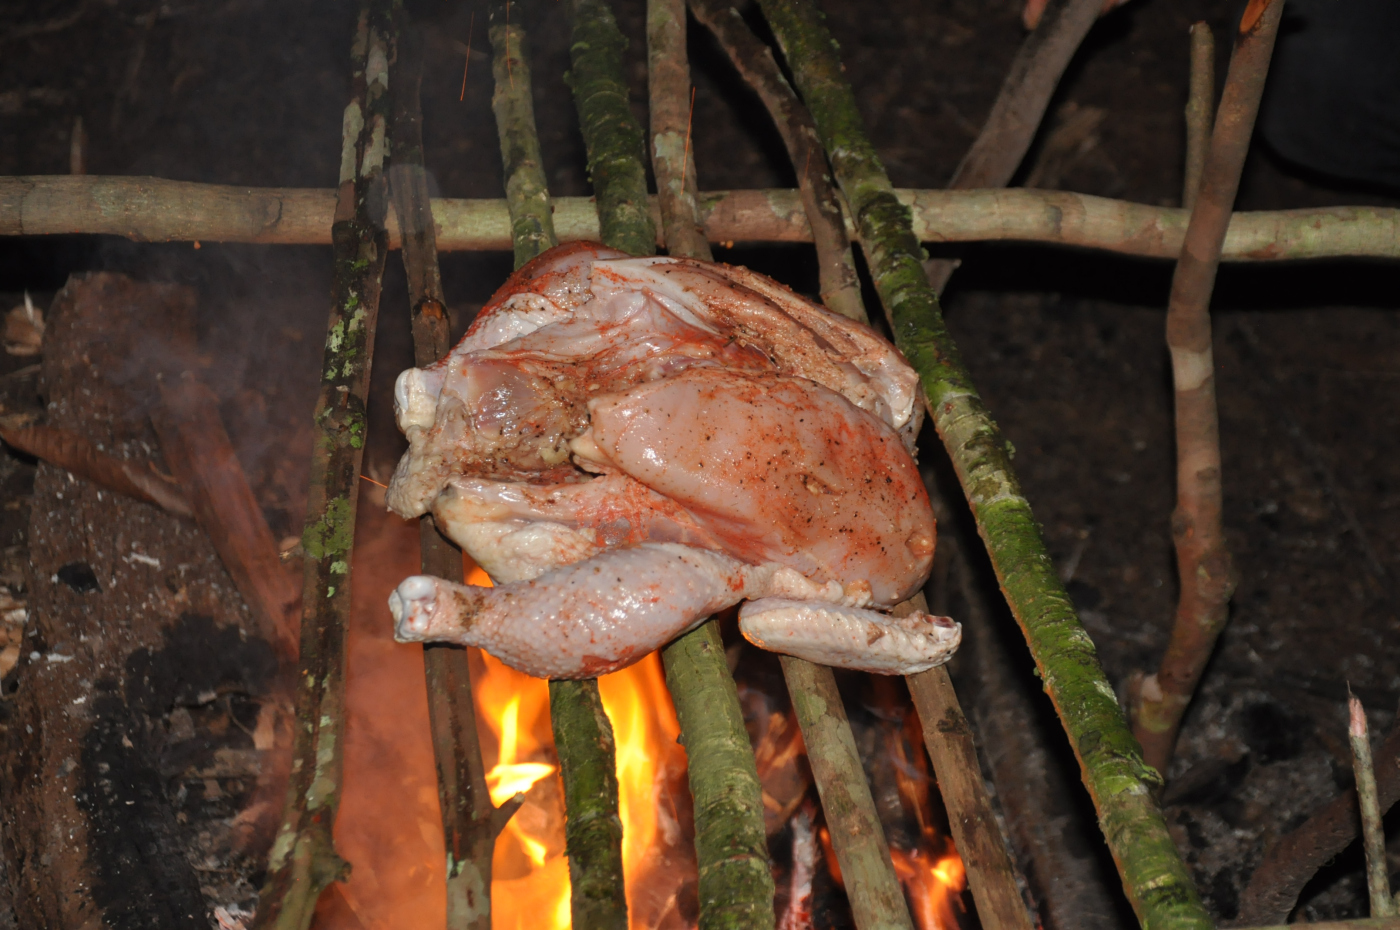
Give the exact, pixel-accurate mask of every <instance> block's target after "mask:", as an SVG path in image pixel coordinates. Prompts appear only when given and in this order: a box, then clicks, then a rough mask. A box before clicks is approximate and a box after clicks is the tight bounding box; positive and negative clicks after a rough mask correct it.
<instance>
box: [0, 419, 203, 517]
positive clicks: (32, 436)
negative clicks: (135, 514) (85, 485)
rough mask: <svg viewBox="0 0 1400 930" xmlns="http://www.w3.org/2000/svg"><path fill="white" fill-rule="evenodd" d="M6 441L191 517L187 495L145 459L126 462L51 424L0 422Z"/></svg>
mask: <svg viewBox="0 0 1400 930" xmlns="http://www.w3.org/2000/svg"><path fill="white" fill-rule="evenodd" d="M0 439H3V440H4V441H5V444H6V445H9V446H13V447H14V448H16V449H18V450H19V451H21V452H26V453H28V454H29V455H32V456H34V457H35V458H38V459H43V460H44V461H45V462H48V463H49V464H50V465H56V466H58V467H59V468H62V469H64V470H66V471H70V472H72V473H73V474H75V475H77V476H78V477H79V478H82V479H83V480H84V481H91V482H92V483H93V484H96V485H98V486H99V487H103V488H106V489H108V490H109V491H115V492H116V493H118V494H125V495H126V496H127V497H134V498H136V499H137V500H142V501H146V502H147V503H149V504H154V505H156V506H157V507H159V508H160V509H161V510H164V511H166V512H167V513H173V514H175V515H176V516H177V517H193V516H194V508H193V506H192V505H191V504H190V499H189V495H188V494H186V493H185V491H184V489H183V488H181V487H180V485H179V484H178V483H176V482H175V481H174V480H172V479H170V478H167V477H166V476H165V475H162V474H161V473H159V472H158V471H156V470H155V468H154V467H153V466H152V465H151V464H150V463H149V462H130V461H126V460H125V459H119V458H117V457H116V456H115V455H110V454H109V453H106V452H103V451H101V450H100V449H98V448H97V446H95V445H93V444H92V443H91V442H89V441H88V439H87V437H85V436H80V435H78V434H77V433H75V432H72V431H71V430H66V429H60V428H58V427H54V426H8V425H5V424H3V423H0Z"/></svg>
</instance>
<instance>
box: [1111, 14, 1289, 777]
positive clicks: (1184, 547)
mask: <svg viewBox="0 0 1400 930" xmlns="http://www.w3.org/2000/svg"><path fill="white" fill-rule="evenodd" d="M1282 16H1283V0H1258V2H1256V3H1252V4H1251V5H1250V6H1249V8H1248V9H1247V10H1246V11H1245V22H1243V23H1241V26H1240V33H1239V35H1238V37H1237V38H1236V41H1235V50H1234V53H1233V54H1232V55H1231V57H1230V71H1229V73H1228V75H1227V76H1226V78H1225V91H1224V94H1223V95H1222V97H1221V100H1220V113H1219V115H1218V116H1217V117H1216V120H1215V131H1214V133H1213V134H1212V136H1211V142H1210V154H1209V155H1208V156H1207V158H1206V165H1205V169H1204V172H1203V173H1202V177H1201V190H1200V194H1199V196H1198V197H1197V200H1196V208H1195V209H1194V210H1193V211H1192V212H1191V223H1190V225H1189V226H1188V227H1187V230H1186V241H1185V242H1184V243H1183V245H1182V247H1181V259H1180V261H1179V262H1178V263H1177V266H1176V273H1175V275H1173V277H1172V292H1171V299H1170V302H1169V303H1168V305H1167V347H1168V348H1169V349H1170V350H1171V356H1172V379H1173V381H1174V383H1175V386H1176V459H1177V465H1176V469H1177V474H1176V510H1175V511H1174V512H1173V513H1172V537H1173V539H1174V540H1175V543H1176V565H1177V574H1178V576H1179V577H1180V579H1181V593H1180V595H1179V599H1178V601H1177V607H1176V620H1175V623H1174V624H1173V626H1172V635H1171V639H1170V640H1169V641H1168V642H1167V650H1166V653H1165V654H1164V655H1163V656H1162V664H1161V666H1160V667H1159V668H1158V669H1157V672H1156V673H1155V674H1152V675H1148V676H1147V677H1145V678H1144V679H1142V681H1141V682H1140V684H1139V686H1138V688H1137V689H1136V690H1137V694H1136V695H1135V697H1136V703H1135V706H1134V711H1135V713H1134V715H1133V732H1134V733H1135V734H1136V735H1137V738H1138V740H1139V741H1140V742H1141V743H1142V748H1143V757H1144V758H1145V759H1146V760H1147V763H1148V764H1149V765H1151V766H1153V767H1154V768H1156V769H1157V770H1158V771H1159V772H1165V771H1166V767H1167V763H1168V762H1169V761H1171V757H1172V749H1173V747H1174V746H1175V745H1176V736H1177V732H1178V730H1179V728H1180V726H1181V717H1182V715H1183V714H1184V713H1185V712H1186V705H1187V704H1189V703H1190V701H1191V695H1192V694H1194V693H1195V691H1196V685H1197V683H1199V682H1200V680H1201V675H1202V673H1203V672H1204V671H1205V667H1206V661H1207V660H1208V659H1209V658H1210V654H1211V651H1212V650H1213V649H1214V648H1215V640H1216V638H1217V637H1218V636H1219V635H1220V631H1221V630H1222V629H1223V628H1224V626H1225V622H1226V620H1227V618H1228V610H1229V601H1230V594H1231V593H1232V592H1233V591H1234V587H1235V581H1234V569H1233V567H1232V566H1231V561H1230V553H1229V551H1228V550H1227V549H1226V546H1225V531H1224V527H1223V524H1222V518H1221V508H1222V497H1221V477H1220V425H1219V420H1218V417H1217V414H1216V406H1215V359H1214V354H1213V352H1212V349H1211V330H1210V295H1211V291H1212V289H1213V288H1214V287H1215V272H1216V269H1217V268H1218V267H1219V264H1220V248H1221V245H1222V244H1223V243H1224V241H1225V230H1226V227H1227V226H1228V225H1229V222H1230V211H1231V208H1232V207H1233V206H1234V202H1235V192H1236V191H1237V190H1238V189H1239V183H1240V172H1241V171H1243V169H1244V159H1245V155H1246V154H1247V153H1248V151H1249V140H1250V137H1251V136H1252V135H1253V133H1254V117H1255V115H1256V114H1257V113H1258V112H1259V99H1260V97H1261V96H1262V95H1263V92H1264V79H1265V77H1266V75H1267V74H1268V70H1269V58H1270V57H1271V56H1272V54H1273V47H1274V37H1275V36H1276V35H1277V34H1278V23H1279V20H1280V18H1281V17H1282Z"/></svg>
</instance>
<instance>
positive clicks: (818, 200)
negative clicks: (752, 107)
mask: <svg viewBox="0 0 1400 930" xmlns="http://www.w3.org/2000/svg"><path fill="white" fill-rule="evenodd" d="M690 8H691V10H692V11H693V12H694V13H695V18H696V19H698V20H699V21H700V22H702V23H704V24H705V26H706V27H707V28H708V29H709V30H710V31H711V32H713V33H714V35H715V38H716V39H718V40H719V44H720V46H721V47H722V48H723V49H724V51H725V54H727V55H728V56H729V60H730V61H731V62H732V63H733V64H734V67H735V68H736V69H737V70H738V72H739V74H740V76H741V77H743V79H744V80H745V81H746V82H747V83H748V85H749V86H750V87H752V88H753V89H754V92H755V93H757V94H758V98H759V99H760V100H762V101H763V106H764V108H765V109H767V110H768V115H769V116H771V117H772V118H773V123H774V125H776V126H777V128H778V134H779V135H780V136H782V138H783V145H784V146H785V147H786V148H787V152H788V158H789V160H791V162H792V167H793V169H794V170H795V171H796V172H797V186H798V191H799V192H800V194H801V196H802V207H803V209H802V213H803V215H804V216H805V217H806V218H807V222H808V224H809V226H810V228H811V233H812V240H813V242H814V243H815V244H816V247H817V270H818V274H819V275H820V281H821V284H820V287H821V297H822V303H824V304H826V306H828V307H830V308H831V309H832V310H835V311H836V312H837V313H840V314H842V315H843V316H848V317H850V318H851V319H853V320H860V321H861V322H863V323H864V322H869V317H868V316H867V315H866V312H865V303H864V301H862V300H861V297H860V279H859V278H858V277H857V276H856V266H855V260H854V257H853V256H852V253H851V239H850V234H849V232H848V231H847V229H846V223H845V219H844V218H843V216H842V213H841V202H840V200H839V199H838V198H837V196H836V183H835V182H834V181H833V180H832V179H831V172H830V169H829V167H828V166H827V163H826V153H825V152H823V151H822V143H821V139H820V138H818V137H817V127H816V126H815V125H814V124H813V123H812V115H811V114H810V113H808V112H807V108H806V107H804V106H803V105H802V101H801V100H799V99H797V93H796V92H795V91H794V90H793V89H792V85H791V84H789V83H788V82H787V78H785V77H783V72H782V69H780V68H779V67H778V63H777V61H775V60H774V59H773V52H772V51H771V50H770V49H769V48H768V46H767V45H766V44H764V43H763V42H761V41H759V38H758V37H757V36H755V35H754V34H753V30H751V29H750V28H749V26H748V24H747V23H745V22H744V18H743V16H741V15H740V14H739V11H738V10H737V9H736V8H735V7H734V6H733V5H731V3H730V2H729V0H691V3H690ZM731 238H741V237H731ZM711 241H713V238H712V239H711Z"/></svg>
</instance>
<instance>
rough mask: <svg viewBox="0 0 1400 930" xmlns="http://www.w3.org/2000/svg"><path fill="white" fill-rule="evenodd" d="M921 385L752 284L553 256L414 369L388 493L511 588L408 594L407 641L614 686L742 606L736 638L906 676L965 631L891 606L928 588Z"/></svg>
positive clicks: (899, 365) (591, 250)
mask: <svg viewBox="0 0 1400 930" xmlns="http://www.w3.org/2000/svg"><path fill="white" fill-rule="evenodd" d="M917 391H918V379H917V376H916V375H915V373H914V372H913V370H912V369H910V368H909V366H908V365H907V363H905V361H904V360H903V358H902V357H901V356H900V355H899V353H898V351H897V350H895V349H894V348H893V347H892V346H890V345H889V344H888V343H887V342H885V341H884V340H882V339H881V338H879V337H878V336H877V335H875V334H874V333H873V332H872V331H871V330H870V329H869V328H867V327H865V326H862V325H860V324H857V323H854V322H851V321H849V320H847V319H845V318H843V317H840V316H837V315H835V314H832V313H830V312H828V311H826V310H824V309H822V308H821V307H818V306H816V305H815V304H812V303H810V302H809V301H807V300H805V299H803V298H801V297H798V296H797V295H795V294H793V293H792V292H791V291H789V290H787V289H786V288H784V287H782V286H781V285H779V284H777V283H776V282H774V281H772V280H770V279H768V278H765V277H763V276H762V275H758V274H755V273H753V272H750V271H748V270H746V269H743V268H736V267H732V266H728V265H722V264H716V263H708V262H699V261H693V260H690V259H676V258H641V259H637V258H629V257H627V256H626V255H624V254H623V253H620V252H616V251H613V250H611V249H607V248H604V247H602V246H599V245H596V244H586V243H580V244H572V245H566V246H560V247H558V248H555V249H552V250H550V251H549V252H547V253H545V254H544V255H541V256H540V257H539V258H537V259H535V260H534V261H532V262H530V263H529V264H527V265H526V266H524V267H523V268H521V269H520V270H519V271H517V272H516V273H515V274H514V275H513V276H512V277H511V278H510V280H509V281H507V282H506V284H505V286H503V287H502V288H501V289H500V291H498V292H497V294H496V295H495V296H494V297H493V298H492V300H491V301H490V302H489V303H488V304H487V305H486V307H485V308H483V310H482V312H481V313H480V314H479V315H478V317H477V319H476V321H475V323H473V325H472V327H471V329H470V330H468V332H467V335H466V336H465V337H464V338H463V340H462V342H461V343H460V344H458V346H457V347H456V348H455V349H454V350H453V351H452V353H451V354H449V355H448V356H447V357H446V358H444V359H443V360H442V361H441V362H438V363H437V364H436V365H433V366H431V367H429V368H426V369H410V370H408V371H406V372H404V373H403V374H402V375H400V376H399V380H398V383H397V385H396V387H395V408H396V413H397V416H398V422H399V426H400V428H401V429H402V430H403V431H404V433H405V435H406V436H407V437H408V440H409V450H408V452H407V453H405V455H404V457H403V459H402V460H401V461H400V462H399V466H398V469H397V471H396V473H395V475H394V479H393V481H392V482H391V484H390V487H389V492H388V497H387V500H388V504H389V506H390V508H391V509H393V510H394V511H396V512H397V513H399V514H401V515H403V516H405V517H414V516H420V515H422V514H424V513H427V512H431V513H432V514H433V518H434V520H435V521H436V522H437V525H438V527H439V528H440V529H441V530H442V531H443V532H444V533H446V534H447V535H448V536H449V537H451V538H452V539H453V540H454V541H456V542H457V543H458V544H459V545H461V546H462V547H463V549H464V550H465V551H466V552H467V553H468V554H469V555H471V556H472V558H473V559H475V560H476V562H477V563H478V564H479V565H481V566H482V568H484V569H485V570H486V572H487V573H488V574H489V575H490V576H491V578H492V580H493V582H495V584H496V586H495V587H493V588H478V587H467V586H463V585H456V584H452V583H449V582H446V581H443V580H441V579H437V578H431V577H428V576H414V577H412V578H409V579H407V580H405V581H404V582H403V583H402V584H401V585H399V587H398V590H397V591H396V592H395V593H394V595H393V596H392V597H391V598H390V608H391V610H392V611H393V614H394V618H395V621H396V624H397V627H396V636H397V637H398V638H399V639H400V640H401V641H421V640H435V641H448V642H457V643H463V644H467V645H475V646H479V647H481V648H483V649H485V650H486V651H488V652H490V653H492V654H493V655H495V656H497V657H498V658H500V659H501V660H502V661H504V662H506V663H507V664H509V665H511V666H513V667H515V668H518V669H520V670H521V671H524V672H527V673H529V674H532V675H537V676H541V677H548V678H581V677H592V676H595V675H599V674H603V673H606V672H610V671H614V670H616V669H618V668H622V667H624V666H626V665H629V664H631V663H632V662H635V661H637V660H638V659H640V658H641V657H642V656H644V655H645V654H646V653H647V652H650V651H651V650H653V649H656V648H658V647H660V646H663V645H665V644H666V643H667V642H669V641H670V640H671V639H673V638H675V637H676V636H678V635H680V634H681V633H684V632H686V631H687V630H689V629H690V628H692V627H694V626H695V625H696V624H697V623H699V622H701V621H702V620H704V619H705V617H707V616H709V615H710V614H712V613H714V612H715V611H718V610H722V609H724V608H726V607H730V606H733V605H734V604H737V603H740V602H741V601H746V602H747V603H744V605H743V606H742V608H741V609H740V613H739V626H740V630H741V631H742V632H743V634H744V636H745V637H747V638H748V639H749V640H750V641H751V642H753V643H755V644H756V645H758V646H761V647H763V648H765V649H771V650H774V651H777V652H783V653H787V654H790V655H796V656H800V657H802V658H807V659H811V660H812V661H816V662H822V663H825V664H829V665H837V666H842V667H846V668H855V669H864V670H867V671H872V672H880V673H886V674H908V673H911V672H915V671H921V670H923V669H927V668H930V667H932V666H934V665H938V664H940V663H942V662H944V661H946V660H947V658H948V657H949V656H950V655H951V654H952V652H953V650H954V649H955V648H956V647H957V644H958V640H959V637H960V632H961V631H960V628H959V626H958V625H957V624H956V623H954V622H952V621H951V620H948V619H947V618H942V617H930V616H927V615H924V614H917V613H916V614H913V615H911V616H908V617H904V618H900V619H895V618H892V617H890V616H888V615H887V614H885V613H882V612H881V611H880V610H879V609H878V608H887V607H890V606H893V605H894V604H896V603H898V602H900V601H902V600H904V599H906V598H908V597H909V596H910V595H911V594H913V593H914V592H915V591H917V590H918V589H919V587H920V586H921V585H922V584H923V583H924V581H925V580H926V579H927V578H928V574H929V570H930V567H931V565H932V560H933V549H934V538H935V528H934V520H933V513H932V510H931V508H930V506H929V500H928V494H927V492H926V491H925V489H924V486H923V483H922V481H921V479H920V477H919V473H918V470H917V468H916V466H915V464H914V460H913V457H912V454H911V450H912V447H913V440H914V436H915V435H916V434H917V432H918V427H919V423H920V417H921V414H922V409H921V406H920V404H919V403H918V396H917Z"/></svg>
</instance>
